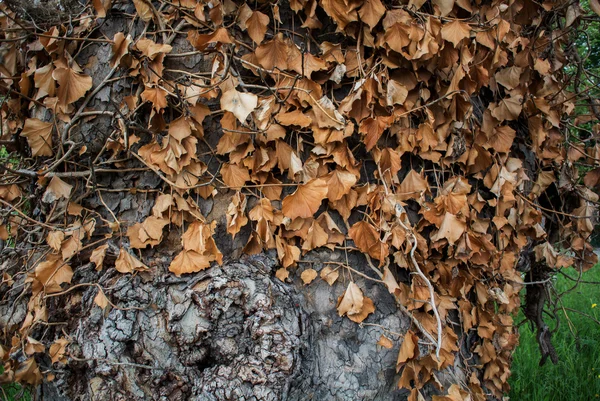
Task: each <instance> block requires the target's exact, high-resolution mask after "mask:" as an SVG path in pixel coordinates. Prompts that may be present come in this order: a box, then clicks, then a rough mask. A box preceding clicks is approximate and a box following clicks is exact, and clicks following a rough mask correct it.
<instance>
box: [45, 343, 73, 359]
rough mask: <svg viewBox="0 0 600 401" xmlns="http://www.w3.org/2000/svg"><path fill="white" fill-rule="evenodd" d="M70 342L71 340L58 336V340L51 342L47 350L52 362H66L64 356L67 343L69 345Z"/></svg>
mask: <svg viewBox="0 0 600 401" xmlns="http://www.w3.org/2000/svg"><path fill="white" fill-rule="evenodd" d="M70 343H71V341H69V340H68V339H66V338H59V339H58V340H56V341H54V342H53V343H52V345H51V346H50V352H49V355H50V359H51V360H52V363H57V362H60V363H63V364H66V363H67V358H66V357H65V354H66V353H67V345H69V344H70Z"/></svg>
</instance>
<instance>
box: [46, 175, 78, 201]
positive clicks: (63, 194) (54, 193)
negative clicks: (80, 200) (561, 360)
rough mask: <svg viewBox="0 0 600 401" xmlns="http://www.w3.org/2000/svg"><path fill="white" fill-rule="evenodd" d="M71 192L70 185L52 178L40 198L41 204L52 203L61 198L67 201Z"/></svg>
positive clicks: (55, 177)
mask: <svg viewBox="0 0 600 401" xmlns="http://www.w3.org/2000/svg"><path fill="white" fill-rule="evenodd" d="M71 190H73V186H72V185H69V184H67V183H66V182H64V181H63V180H61V179H60V178H58V177H57V176H54V177H52V179H51V180H50V183H49V184H48V186H47V187H46V191H45V192H44V195H43V196H42V202H44V203H53V202H55V201H57V200H58V199H61V198H65V199H69V197H70V196H71Z"/></svg>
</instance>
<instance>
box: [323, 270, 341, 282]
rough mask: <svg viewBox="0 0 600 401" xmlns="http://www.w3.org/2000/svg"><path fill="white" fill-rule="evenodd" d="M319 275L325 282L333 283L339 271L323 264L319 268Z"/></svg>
mask: <svg viewBox="0 0 600 401" xmlns="http://www.w3.org/2000/svg"><path fill="white" fill-rule="evenodd" d="M320 276H321V279H323V280H325V281H326V282H327V284H329V285H333V283H335V282H336V281H337V279H338V277H339V276H340V273H339V272H338V271H337V270H333V269H332V268H331V267H329V266H325V267H324V268H323V269H322V270H321V274H320Z"/></svg>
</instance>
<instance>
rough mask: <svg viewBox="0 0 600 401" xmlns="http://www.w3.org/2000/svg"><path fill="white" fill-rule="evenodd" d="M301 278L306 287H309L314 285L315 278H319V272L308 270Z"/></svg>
mask: <svg viewBox="0 0 600 401" xmlns="http://www.w3.org/2000/svg"><path fill="white" fill-rule="evenodd" d="M300 278H301V279H302V281H303V282H304V285H308V284H310V283H312V282H313V280H314V279H315V278H317V271H316V270H315V269H306V270H304V271H303V272H302V274H301V275H300Z"/></svg>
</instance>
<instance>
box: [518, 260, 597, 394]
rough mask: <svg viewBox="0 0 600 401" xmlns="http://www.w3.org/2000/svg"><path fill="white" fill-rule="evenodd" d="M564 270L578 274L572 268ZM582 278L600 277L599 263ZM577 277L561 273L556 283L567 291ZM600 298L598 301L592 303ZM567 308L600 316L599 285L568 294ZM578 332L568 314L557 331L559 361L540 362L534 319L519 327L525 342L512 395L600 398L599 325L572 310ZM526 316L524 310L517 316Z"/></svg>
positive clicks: (562, 316) (566, 299) (574, 274)
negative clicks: (571, 278)
mask: <svg viewBox="0 0 600 401" xmlns="http://www.w3.org/2000/svg"><path fill="white" fill-rule="evenodd" d="M565 273H567V274H569V275H570V276H571V277H577V273H576V272H575V270H573V269H571V268H570V269H566V270H565ZM582 280H585V281H600V266H596V267H594V268H593V269H591V270H590V271H588V272H586V273H584V274H583V278H582ZM572 284H573V282H572V281H570V280H568V279H567V278H564V277H563V276H562V275H559V276H558V280H557V283H556V286H557V288H558V290H559V292H560V291H564V290H566V289H568V288H570V287H571V286H572ZM595 304H598V306H597V307H596V306H593V305H595ZM563 305H564V306H565V307H566V308H572V309H576V310H579V311H581V312H584V313H587V314H589V315H591V316H593V317H594V318H595V319H598V320H600V287H599V286H598V285H594V284H580V286H579V287H578V288H577V289H575V290H574V291H572V292H571V293H569V294H568V295H566V296H565V297H564V299H563ZM567 313H568V315H569V318H570V320H571V322H572V324H573V327H574V331H575V333H576V336H574V335H573V333H572V332H571V331H570V330H569V326H568V323H567V320H566V318H565V316H564V315H561V316H560V318H561V323H560V326H559V328H558V330H557V331H556V332H555V333H554V335H553V337H552V343H553V344H554V346H555V347H556V351H557V353H558V356H559V359H560V360H559V362H558V364H556V365H553V364H552V362H551V361H550V360H549V359H548V361H547V362H546V364H545V365H544V366H541V367H540V366H539V361H540V351H539V348H538V345H537V341H536V338H535V333H532V331H531V328H530V327H529V325H527V326H526V325H525V324H524V325H523V326H521V328H520V332H521V338H520V344H519V346H518V347H517V350H516V352H515V355H514V362H513V365H512V372H513V374H512V377H511V378H510V380H509V382H510V385H511V387H512V388H511V392H510V394H509V395H510V399H511V400H515V401H584V400H595V399H600V326H598V325H597V324H596V323H595V322H594V321H593V320H591V319H589V318H587V317H585V316H582V315H580V314H577V313H573V312H567ZM522 319H523V315H522V314H520V315H519V317H518V318H517V320H516V321H517V322H520V321H521V320H522Z"/></svg>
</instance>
